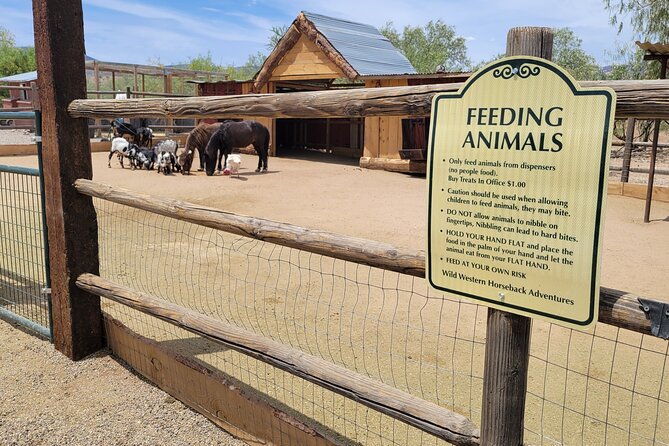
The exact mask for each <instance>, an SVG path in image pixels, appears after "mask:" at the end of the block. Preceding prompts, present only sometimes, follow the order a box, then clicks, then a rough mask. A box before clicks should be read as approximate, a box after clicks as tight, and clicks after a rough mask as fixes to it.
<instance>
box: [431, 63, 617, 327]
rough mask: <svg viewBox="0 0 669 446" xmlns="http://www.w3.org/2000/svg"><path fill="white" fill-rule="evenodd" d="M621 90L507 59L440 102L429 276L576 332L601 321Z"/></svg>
mask: <svg viewBox="0 0 669 446" xmlns="http://www.w3.org/2000/svg"><path fill="white" fill-rule="evenodd" d="M614 111H615V93H614V92H613V91H612V90H610V89H605V88H597V89H582V88H580V87H579V86H578V85H577V83H576V82H575V81H574V79H573V78H572V77H571V76H570V75H569V74H568V73H567V72H566V71H565V70H563V69H561V68H560V67H558V66H557V65H555V64H553V63H551V62H549V61H546V60H544V59H539V58H533V57H509V58H505V59H500V60H498V61H496V62H493V63H491V64H489V65H487V66H486V67H484V68H482V69H481V70H480V71H478V72H477V73H476V74H474V75H473V76H472V77H471V78H470V79H469V81H468V82H467V83H466V84H465V85H464V86H463V87H462V89H461V90H460V91H459V92H457V93H444V94H439V95H437V96H436V97H435V98H434V100H433V105H432V117H431V127H430V142H429V156H428V158H429V160H428V180H429V190H428V237H427V242H428V246H427V252H428V255H427V279H428V281H429V283H430V285H431V286H432V287H434V288H435V289H437V290H440V291H444V292H446V293H452V294H456V295H459V296H464V297H467V298H471V299H475V300H477V301H479V302H480V303H481V304H484V305H487V306H491V307H495V308H499V309H502V310H505V311H510V312H514V313H518V314H522V315H525V316H530V317H540V318H544V319H547V320H549V321H551V322H554V323H558V324H562V325H566V326H569V327H572V328H580V329H583V328H587V327H589V326H591V325H593V324H594V323H595V322H597V313H598V311H597V307H598V303H599V269H600V251H601V229H602V212H603V209H604V204H605V200H606V185H607V174H608V159H609V147H610V140H611V133H612V130H613V116H614Z"/></svg>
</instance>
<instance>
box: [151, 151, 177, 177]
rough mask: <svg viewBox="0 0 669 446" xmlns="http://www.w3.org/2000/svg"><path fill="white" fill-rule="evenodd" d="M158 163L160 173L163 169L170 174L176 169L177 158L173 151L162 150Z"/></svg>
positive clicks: (164, 172)
mask: <svg viewBox="0 0 669 446" xmlns="http://www.w3.org/2000/svg"><path fill="white" fill-rule="evenodd" d="M156 163H157V164H158V173H160V172H161V171H162V172H163V174H164V175H169V174H171V173H172V170H175V169H176V166H177V158H176V156H175V155H174V153H172V152H167V151H162V152H160V153H159V154H158V159H157V160H156Z"/></svg>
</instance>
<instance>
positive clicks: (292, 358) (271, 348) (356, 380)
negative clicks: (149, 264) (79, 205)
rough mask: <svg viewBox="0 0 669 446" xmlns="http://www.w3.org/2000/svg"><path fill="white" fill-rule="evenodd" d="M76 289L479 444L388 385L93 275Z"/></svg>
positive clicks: (470, 427)
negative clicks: (125, 306)
mask: <svg viewBox="0 0 669 446" xmlns="http://www.w3.org/2000/svg"><path fill="white" fill-rule="evenodd" d="M76 284H77V286H78V287H80V288H81V289H83V290H85V291H87V292H90V293H93V294H95V295H98V296H102V297H106V298H108V299H111V300H113V301H115V302H119V303H121V304H123V305H127V306H129V307H130V308H134V309H135V310H138V311H141V312H142V313H146V314H150V315H152V316H155V317H157V318H159V319H161V320H163V321H165V322H168V323H170V324H173V325H175V326H177V327H180V328H183V329H185V330H188V331H190V332H191V333H195V334H197V335H200V336H203V337H205V338H207V339H210V340H212V341H215V342H217V343H220V344H222V345H225V346H226V347H228V348H231V349H233V350H235V351H238V352H240V353H243V354H245V355H248V356H251V357H252V358H254V359H257V360H259V361H263V362H266V363H268V364H271V365H272V366H274V367H277V368H279V369H281V370H284V371H286V372H288V373H291V374H293V375H295V376H298V377H300V378H302V379H305V380H307V381H309V382H312V383H314V384H317V385H319V386H321V387H324V388H326V389H328V390H331V391H333V392H335V393H338V394H340V395H344V396H345V397H347V398H350V399H352V400H354V401H356V402H358V403H360V404H364V405H365V406H367V407H371V408H372V409H374V410H377V411H379V412H382V413H384V414H386V415H388V416H391V417H393V418H395V419H398V420H401V421H403V422H405V423H407V424H409V425H411V426H414V427H417V428H419V429H421V430H423V431H425V432H428V433H430V434H432V435H435V436H437V437H439V438H442V439H444V440H446V441H449V442H451V443H452V444H454V445H478V444H479V441H478V435H479V432H478V429H477V428H476V426H474V424H473V423H472V422H471V421H470V420H469V419H467V418H466V417H464V416H462V415H460V414H457V413H455V412H451V411H450V410H448V409H445V408H443V407H440V406H438V405H436V404H434V403H430V402H428V401H424V400H422V399H420V398H418V397H415V396H413V395H410V394H408V393H405V392H402V391H401V390H398V389H395V388H394V387H392V386H389V385H387V384H383V383H381V382H379V381H376V380H374V379H371V378H368V377H366V376H363V375H359V374H357V373H355V372H353V371H351V370H349V369H346V368H344V367H341V366H339V365H336V364H333V363H331V362H328V361H325V360H323V359H321V358H317V357H315V356H311V355H308V354H306V353H304V352H301V351H299V350H296V349H293V348H291V347H287V346H285V345H284V344H281V343H280V342H277V341H274V340H271V339H267V338H264V337H262V336H259V335H257V334H255V333H253V332H250V331H247V330H244V329H242V328H239V327H236V326H234V325H230V324H227V323H225V322H223V321H220V320H217V319H214V318H211V317H209V316H205V315H202V314H199V313H196V312H194V311H192V310H189V309H187V308H184V307H180V306H178V305H175V304H173V303H170V302H166V301H164V300H162V299H158V298H157V297H154V296H150V295H148V294H145V293H141V292H138V291H135V290H132V289H130V288H127V287H124V286H121V285H118V284H115V283H113V282H110V281H108V280H105V279H102V278H100V277H98V276H96V275H93V274H82V275H81V276H79V278H78V279H77V281H76Z"/></svg>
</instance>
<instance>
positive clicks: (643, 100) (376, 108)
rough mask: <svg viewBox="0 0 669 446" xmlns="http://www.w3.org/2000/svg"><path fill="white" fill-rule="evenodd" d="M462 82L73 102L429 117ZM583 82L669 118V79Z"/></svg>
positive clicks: (156, 109)
mask: <svg viewBox="0 0 669 446" xmlns="http://www.w3.org/2000/svg"><path fill="white" fill-rule="evenodd" d="M462 85H463V84H462V83H454V84H439V85H420V86H411V87H383V88H358V89H351V90H333V91H327V90H326V91H306V92H297V93H274V94H247V95H235V96H202V97H190V98H174V99H172V98H170V99H126V100H124V101H116V100H113V99H78V100H75V101H72V103H71V104H70V105H69V107H68V111H69V112H70V115H71V116H73V117H75V118H105V117H109V116H125V117H149V116H153V117H184V118H210V117H216V118H231V117H239V116H254V117H268V118H320V117H351V116H358V117H363V116H403V115H410V116H427V115H429V114H430V109H431V104H432V97H433V96H434V95H435V94H436V93H439V92H447V91H455V90H457V89H459V88H460V87H461V86H462ZM581 85H582V86H584V87H595V86H596V87H610V88H613V89H614V90H615V91H616V93H617V95H618V101H617V105H616V117H618V118H628V117H635V118H639V119H669V80H652V81H589V82H581Z"/></svg>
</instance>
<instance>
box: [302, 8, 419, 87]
mask: <svg viewBox="0 0 669 446" xmlns="http://www.w3.org/2000/svg"><path fill="white" fill-rule="evenodd" d="M303 14H304V15H305V16H306V18H307V19H308V20H309V21H311V22H312V23H313V24H314V25H315V27H316V29H317V30H318V31H319V32H320V33H321V34H323V35H324V36H325V37H326V38H327V39H328V41H329V42H330V43H331V44H332V46H334V47H335V48H336V49H337V51H339V53H340V54H341V55H342V56H343V57H344V59H346V61H347V62H348V63H349V64H350V65H351V66H352V67H353V68H354V69H355V71H357V72H358V74H359V75H361V76H368V75H374V74H377V75H379V74H383V75H389V74H415V73H416V69H415V68H414V67H413V66H412V65H411V63H410V62H409V60H408V59H407V58H406V57H405V56H404V55H403V54H402V53H401V52H400V51H399V50H398V49H397V48H395V46H393V44H392V43H390V41H389V40H388V39H387V38H385V37H384V36H383V35H382V34H381V33H380V32H379V30H378V29H376V28H374V27H373V26H372V25H366V24H364V23H356V22H350V21H348V20H342V19H336V18H333V17H328V16H324V15H321V14H315V13H313V12H307V11H303Z"/></svg>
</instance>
